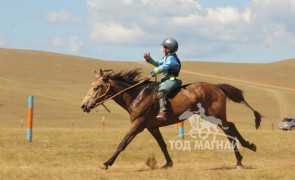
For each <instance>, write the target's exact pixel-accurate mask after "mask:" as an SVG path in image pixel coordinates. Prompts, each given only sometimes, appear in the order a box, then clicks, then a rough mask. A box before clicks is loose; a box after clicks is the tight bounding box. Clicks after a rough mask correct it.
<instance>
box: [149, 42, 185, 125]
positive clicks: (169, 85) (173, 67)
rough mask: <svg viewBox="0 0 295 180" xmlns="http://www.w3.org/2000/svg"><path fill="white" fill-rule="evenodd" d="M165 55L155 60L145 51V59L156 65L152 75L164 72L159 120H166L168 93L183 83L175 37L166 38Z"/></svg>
mask: <svg viewBox="0 0 295 180" xmlns="http://www.w3.org/2000/svg"><path fill="white" fill-rule="evenodd" d="M161 45H162V46H163V52H164V57H163V58H162V60H158V61H156V60H154V59H152V58H151V56H150V53H145V54H144V58H145V60H146V61H147V62H148V63H150V64H152V65H154V66H156V67H155V68H153V69H152V70H151V75H152V76H155V75H156V74H159V73H163V77H162V79H161V83H160V85H159V89H158V93H157V97H158V99H159V104H160V111H159V114H158V115H157V119H158V120H163V121H164V120H166V106H167V95H168V94H169V93H171V92H172V91H173V90H174V89H175V88H177V87H179V86H180V85H181V84H182V81H181V80H180V79H178V75H179V72H180V69H181V63H180V61H179V59H178V57H177V55H176V53H175V52H176V51H177V50H178V43H177V41H176V40H175V39H173V38H166V39H164V40H163V42H162V44H161Z"/></svg>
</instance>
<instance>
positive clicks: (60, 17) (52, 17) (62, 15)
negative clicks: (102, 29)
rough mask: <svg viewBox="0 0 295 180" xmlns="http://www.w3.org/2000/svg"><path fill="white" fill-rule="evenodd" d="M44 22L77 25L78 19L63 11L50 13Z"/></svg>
mask: <svg viewBox="0 0 295 180" xmlns="http://www.w3.org/2000/svg"><path fill="white" fill-rule="evenodd" d="M46 20H47V21H48V22H50V23H79V22H80V18H79V17H76V16H74V15H72V14H70V13H69V12H67V11H65V10H59V11H50V12H48V13H47V14H46Z"/></svg>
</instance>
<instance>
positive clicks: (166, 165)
mask: <svg viewBox="0 0 295 180" xmlns="http://www.w3.org/2000/svg"><path fill="white" fill-rule="evenodd" d="M172 167H173V162H167V163H166V164H165V165H164V166H162V169H168V168H172Z"/></svg>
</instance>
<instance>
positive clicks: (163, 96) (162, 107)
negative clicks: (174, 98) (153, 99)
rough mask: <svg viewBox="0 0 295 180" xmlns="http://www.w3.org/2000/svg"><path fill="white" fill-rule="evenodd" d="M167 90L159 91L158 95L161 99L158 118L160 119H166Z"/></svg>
mask: <svg viewBox="0 0 295 180" xmlns="http://www.w3.org/2000/svg"><path fill="white" fill-rule="evenodd" d="M166 96H167V92H166V91H159V92H158V97H159V98H160V99H159V104H160V111H159V113H158V115H157V120H159V121H166V120H167V118H166V104H167V99H166V98H167V97H166Z"/></svg>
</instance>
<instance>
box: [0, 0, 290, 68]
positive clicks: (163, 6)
mask: <svg viewBox="0 0 295 180" xmlns="http://www.w3.org/2000/svg"><path fill="white" fill-rule="evenodd" d="M1 1H2V3H1V6H0V15H1V16H0V24H1V28H0V48H12V49H28V50H41V51H49V52H55V53H62V54H70V55H76V56H83V57H90V58H96V59H103V60H118V61H142V60H144V59H143V54H144V53H145V52H150V53H151V56H152V57H153V58H154V59H161V58H162V56H163V52H162V47H161V46H160V44H161V43H162V41H163V39H165V38H167V37H173V38H175V39H176V40H177V41H178V43H179V50H178V51H177V54H178V56H179V58H180V59H181V60H187V61H208V62H237V63H240V62H243V63H253V62H254V63H268V62H274V61H279V60H285V59H289V58H295V1H294V0H280V1H277V0H218V1H217V0H157V1H156V0H154V1H152V0H107V1H106V0H74V1H73V0H9V1H6V0H5V1H4V0H1Z"/></svg>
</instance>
